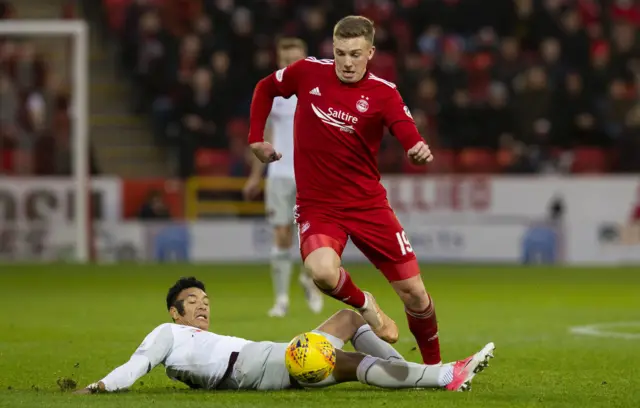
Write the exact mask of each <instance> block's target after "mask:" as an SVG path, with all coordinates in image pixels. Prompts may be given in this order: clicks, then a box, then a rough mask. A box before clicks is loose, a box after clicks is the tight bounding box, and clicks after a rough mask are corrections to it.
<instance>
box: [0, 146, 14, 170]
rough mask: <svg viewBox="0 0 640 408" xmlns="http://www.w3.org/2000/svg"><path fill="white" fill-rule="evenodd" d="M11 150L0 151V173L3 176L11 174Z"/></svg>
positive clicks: (12, 164)
mask: <svg viewBox="0 0 640 408" xmlns="http://www.w3.org/2000/svg"><path fill="white" fill-rule="evenodd" d="M13 166H14V163H13V149H1V150H0V172H2V173H4V174H12V173H13Z"/></svg>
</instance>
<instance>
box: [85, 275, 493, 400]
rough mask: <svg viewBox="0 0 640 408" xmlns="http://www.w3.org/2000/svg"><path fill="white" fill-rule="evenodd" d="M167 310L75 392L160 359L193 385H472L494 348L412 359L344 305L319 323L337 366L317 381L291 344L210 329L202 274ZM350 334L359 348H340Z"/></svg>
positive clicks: (136, 374)
mask: <svg viewBox="0 0 640 408" xmlns="http://www.w3.org/2000/svg"><path fill="white" fill-rule="evenodd" d="M167 310H168V311H169V314H170V316H171V319H172V320H173V322H174V323H164V324H161V325H160V326H158V327H156V328H155V329H154V330H153V331H152V332H151V333H149V334H148V335H147V337H146V338H145V339H144V340H143V341H142V343H141V344H140V346H138V349H137V350H136V351H135V352H134V353H133V355H132V356H131V358H130V359H129V361H127V362H126V363H124V364H123V365H121V366H119V367H117V368H115V369H114V370H113V371H111V372H110V373H109V374H107V375H106V376H105V377H104V378H103V379H102V380H100V381H98V382H95V383H93V384H90V385H88V386H87V387H86V388H84V389H81V390H79V391H76V393H77V394H93V393H97V392H114V391H119V390H125V389H127V388H129V387H131V386H132V385H133V383H135V382H136V381H137V380H138V379H139V378H141V377H142V376H144V375H145V374H147V373H149V372H150V371H151V370H152V369H153V368H154V367H155V366H157V365H160V364H162V365H164V366H165V371H166V374H167V376H169V377H170V378H172V379H174V380H177V381H180V382H182V383H184V384H186V385H187V386H189V387H190V388H193V389H207V390H215V389H233V390H284V389H288V388H302V387H304V386H313V387H327V386H330V385H334V384H337V383H341V382H352V381H360V382H361V383H363V384H368V385H373V386H377V387H382V388H441V389H446V390H449V391H468V390H469V389H470V383H471V380H472V379H473V377H474V376H475V374H476V373H478V372H480V371H482V370H483V369H484V368H485V367H486V366H487V364H488V361H489V359H490V358H492V357H493V354H492V353H493V350H494V348H495V347H494V345H493V343H489V344H487V345H486V346H485V347H484V348H483V349H482V350H480V351H479V352H477V353H475V354H474V355H472V356H470V357H468V358H466V359H464V360H460V361H457V362H454V363H450V364H445V365H443V366H439V367H429V366H425V365H421V364H415V363H410V362H407V361H405V360H404V359H403V358H402V356H401V355H400V354H399V353H398V352H397V351H396V350H395V349H394V348H393V347H391V346H390V345H389V344H386V343H385V342H383V341H382V340H380V339H379V338H378V337H376V336H375V334H373V333H372V332H371V329H370V328H369V326H368V325H366V324H365V322H364V320H363V319H362V317H361V316H359V315H358V314H357V313H355V312H353V311H351V310H342V311H340V312H338V313H336V314H334V315H333V316H332V317H331V318H329V320H327V321H326V322H324V323H323V324H322V325H320V327H318V329H317V330H314V332H315V333H317V334H320V335H322V336H324V337H325V338H326V339H327V340H329V341H330V342H331V344H332V345H333V346H334V347H335V348H336V357H337V358H336V366H335V369H334V371H333V373H332V374H331V375H330V376H329V377H328V378H326V379H324V380H322V381H321V382H319V383H316V384H300V383H298V382H297V381H296V380H295V379H293V378H292V377H291V376H289V373H288V371H287V368H286V365H285V350H286V348H287V343H274V342H270V341H260V342H255V341H250V340H245V339H242V338H239V337H232V336H224V335H219V334H215V333H211V332H209V331H208V330H209V317H210V307H209V297H208V296H207V293H206V291H205V286H204V283H202V282H200V281H198V280H197V279H195V278H193V277H191V278H182V279H180V280H178V281H177V282H176V283H175V285H173V286H172V287H171V288H170V289H169V292H168V293H167ZM347 341H351V344H352V345H353V347H354V348H355V349H356V350H357V351H358V352H357V353H348V352H343V351H342V350H340V349H341V348H342V346H343V345H344V344H345V342H347Z"/></svg>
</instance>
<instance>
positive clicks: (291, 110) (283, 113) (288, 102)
mask: <svg viewBox="0 0 640 408" xmlns="http://www.w3.org/2000/svg"><path fill="white" fill-rule="evenodd" d="M297 104H298V98H297V97H296V96H295V95H293V96H291V97H290V98H288V99H285V98H283V97H280V96H278V97H276V98H274V99H273V105H272V107H271V114H270V115H269V123H270V124H271V127H272V128H271V129H272V131H273V147H274V148H275V149H276V151H277V152H279V153H282V159H280V160H278V161H277V162H273V163H270V164H269V167H268V169H267V177H286V178H295V176H294V173H293V117H294V116H295V113H296V105H297Z"/></svg>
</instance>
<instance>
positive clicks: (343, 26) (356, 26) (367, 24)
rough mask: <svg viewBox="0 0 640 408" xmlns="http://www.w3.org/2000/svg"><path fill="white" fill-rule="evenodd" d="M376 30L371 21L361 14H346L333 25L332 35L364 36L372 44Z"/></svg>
mask: <svg viewBox="0 0 640 408" xmlns="http://www.w3.org/2000/svg"><path fill="white" fill-rule="evenodd" d="M375 34H376V30H375V28H374V27H373V21H371V20H369V19H368V18H366V17H363V16H347V17H344V18H343V19H342V20H340V21H338V23H337V24H336V25H335V27H333V36H334V37H337V38H358V37H364V39H365V40H367V41H368V42H370V43H371V44H373V37H374V36H375Z"/></svg>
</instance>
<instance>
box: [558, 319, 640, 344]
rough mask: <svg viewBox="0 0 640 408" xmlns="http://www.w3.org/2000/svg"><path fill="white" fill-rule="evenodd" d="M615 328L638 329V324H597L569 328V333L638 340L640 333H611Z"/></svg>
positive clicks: (639, 323) (639, 324)
mask: <svg viewBox="0 0 640 408" xmlns="http://www.w3.org/2000/svg"><path fill="white" fill-rule="evenodd" d="M616 327H640V322H615V323H598V324H589V325H586V326H574V327H570V328H569V331H570V332H571V333H573V334H581V335H583V336H596V337H608V338H614V339H625V340H637V339H640V333H623V332H617V331H611V330H608V329H613V328H616Z"/></svg>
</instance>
